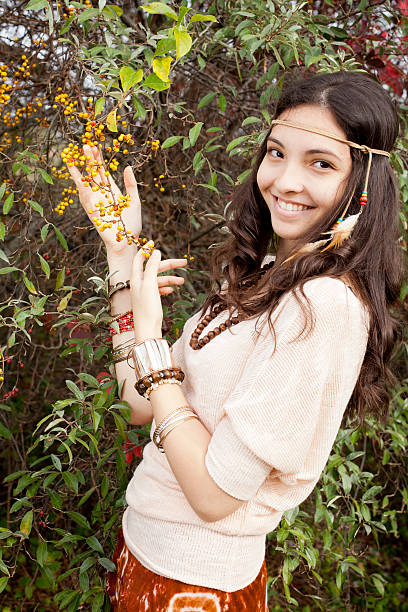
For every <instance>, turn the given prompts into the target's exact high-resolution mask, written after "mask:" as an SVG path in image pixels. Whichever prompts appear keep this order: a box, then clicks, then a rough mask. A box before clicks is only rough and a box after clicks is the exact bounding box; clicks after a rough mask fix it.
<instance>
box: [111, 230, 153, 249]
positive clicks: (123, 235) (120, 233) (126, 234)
mask: <svg viewBox="0 0 408 612" xmlns="http://www.w3.org/2000/svg"><path fill="white" fill-rule="evenodd" d="M122 240H126V242H127V243H128V244H132V242H133V243H135V244H137V245H139V246H140V243H142V244H144V243H145V242H146V238H139V236H136V234H133V232H131V231H130V230H127V229H125V228H124V227H121V226H119V225H118V228H117V231H116V242H122ZM151 242H152V241H151Z"/></svg>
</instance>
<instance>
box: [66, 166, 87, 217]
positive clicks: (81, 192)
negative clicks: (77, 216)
mask: <svg viewBox="0 0 408 612" xmlns="http://www.w3.org/2000/svg"><path fill="white" fill-rule="evenodd" d="M67 168H68V172H69V173H70V175H71V178H72V180H73V181H74V183H75V186H76V188H77V189H78V196H79V199H80V200H81V203H82V204H83V205H84V206H87V205H88V201H89V197H88V195H89V192H88V187H87V186H86V185H85V183H84V182H83V181H82V174H81V172H80V170H78V168H77V167H76V166H72V167H69V166H67ZM87 212H88V211H87Z"/></svg>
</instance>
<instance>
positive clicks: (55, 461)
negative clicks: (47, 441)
mask: <svg viewBox="0 0 408 612" xmlns="http://www.w3.org/2000/svg"><path fill="white" fill-rule="evenodd" d="M51 461H52V463H53V465H54V467H55V468H56V469H57V470H58V471H59V472H62V465H61V460H60V458H59V457H57V455H53V454H51Z"/></svg>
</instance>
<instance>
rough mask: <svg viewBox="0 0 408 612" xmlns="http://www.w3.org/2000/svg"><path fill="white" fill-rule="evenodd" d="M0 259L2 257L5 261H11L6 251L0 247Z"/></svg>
mask: <svg viewBox="0 0 408 612" xmlns="http://www.w3.org/2000/svg"><path fill="white" fill-rule="evenodd" d="M0 259H2V260H3V261H5V262H6V263H10V260H9V258H8V257H7V255H6V254H5V252H4V251H3V249H0Z"/></svg>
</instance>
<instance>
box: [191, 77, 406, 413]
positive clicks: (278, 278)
mask: <svg viewBox="0 0 408 612" xmlns="http://www.w3.org/2000/svg"><path fill="white" fill-rule="evenodd" d="M302 104H309V105H310V104H314V105H317V106H321V107H323V108H325V109H329V110H330V111H331V113H332V114H333V116H334V118H335V120H336V121H337V123H338V125H339V126H340V127H341V128H342V129H343V131H344V133H345V134H346V138H347V139H348V140H350V141H353V142H356V143H358V144H365V145H368V146H369V147H372V148H375V149H381V150H385V151H391V149H392V147H393V145H394V143H395V140H396V138H397V136H398V132H399V120H398V114H397V111H396V108H395V106H394V103H393V101H392V100H391V98H390V96H389V95H388V94H387V92H386V91H385V90H384V89H383V88H382V87H381V86H380V85H379V84H378V83H376V82H375V81H374V80H372V79H371V78H370V77H368V76H364V75H362V74H359V73H351V72H337V73H333V74H322V75H316V76H311V77H307V78H302V79H296V80H292V81H291V82H290V83H289V84H287V85H286V86H285V87H284V88H283V92H282V95H281V97H280V99H279V100H278V102H277V106H276V110H275V113H274V118H278V117H279V116H280V115H281V114H282V113H283V112H284V111H286V110H287V109H291V108H295V107H297V106H300V105H302ZM269 133H270V130H269V132H268V134H267V135H266V137H265V139H264V141H263V143H262V144H261V146H260V149H259V152H258V154H257V156H256V159H255V163H254V165H253V167H252V171H251V174H250V175H249V177H248V179H247V180H246V181H245V182H244V183H243V184H242V185H240V186H239V187H238V188H237V189H236V191H235V194H234V196H233V198H232V201H231V203H230V204H229V206H228V208H227V211H226V224H227V227H228V229H229V232H230V237H229V238H228V239H227V240H226V241H225V242H224V243H223V244H221V245H220V246H218V247H217V248H216V249H215V250H214V253H213V257H212V263H211V278H212V281H213V290H212V291H211V293H210V295H209V296H208V297H207V299H206V300H205V302H204V304H203V307H202V311H201V316H203V315H204V314H205V313H206V312H207V311H208V309H209V311H210V312H212V310H213V308H214V307H215V306H216V305H217V304H219V303H224V304H226V306H227V308H228V310H229V311H230V313H232V312H233V311H234V310H235V309H237V310H238V312H240V313H242V314H243V315H244V316H246V317H247V318H254V317H259V316H260V315H261V314H263V313H267V315H268V316H267V320H268V324H269V326H270V329H271V330H272V332H273V323H272V320H271V319H272V313H273V311H274V309H275V308H276V306H277V304H278V302H279V300H280V299H281V297H282V296H283V295H284V294H285V293H286V292H288V291H290V290H294V292H295V295H296V296H297V299H298V300H299V301H300V302H301V305H302V309H303V312H304V315H305V326H307V325H309V324H310V329H312V327H313V313H312V312H311V309H310V304H308V303H307V300H306V296H305V294H304V292H303V285H304V283H305V282H306V281H307V280H310V279H312V278H316V277H320V276H330V277H333V278H340V277H343V278H344V277H346V278H347V279H348V281H349V282H350V283H351V286H352V288H353V290H354V292H355V293H356V294H357V295H358V296H359V298H360V299H361V300H362V302H363V303H364V304H365V306H366V307H367V309H368V312H369V315H370V331H369V339H368V346H367V351H366V354H365V358H364V362H363V365H362V368H361V372H360V375H359V378H358V381H357V384H356V387H355V389H354V392H353V395H352V398H351V400H350V403H349V406H348V409H347V412H346V414H348V415H350V416H357V417H358V418H359V420H360V422H363V421H364V416H365V414H367V413H371V414H373V415H375V416H376V417H378V418H380V419H384V418H385V417H386V415H387V414H388V408H389V400H390V386H391V385H392V384H393V382H394V380H393V376H392V373H391V369H390V367H389V362H390V359H391V356H392V353H393V349H394V347H395V346H396V344H397V341H398V339H399V336H400V333H401V324H400V323H399V322H398V318H397V316H396V314H395V312H393V311H394V307H395V304H396V302H397V300H398V298H399V293H400V288H401V283H402V275H403V257H402V249H401V248H400V245H399V244H398V242H399V230H398V211H399V206H400V204H399V193H398V186H397V180H396V177H395V175H394V172H393V170H392V166H391V164H390V161H389V159H388V158H386V157H385V156H382V155H373V161H372V168H371V172H370V178H369V184H368V190H369V192H368V198H369V202H368V205H367V207H366V208H365V209H364V210H363V212H362V214H361V215H360V218H359V220H358V223H357V225H356V227H355V229H354V231H353V233H352V235H351V237H350V238H349V239H348V240H347V241H346V242H345V243H344V244H343V245H342V246H341V247H339V248H337V249H333V250H329V251H325V252H323V253H322V252H320V251H321V250H320V249H319V250H316V251H312V252H310V253H306V254H303V255H301V256H299V257H297V258H294V259H292V260H291V261H290V263H286V264H285V263H284V262H283V263H280V264H278V263H277V264H275V265H274V266H273V267H271V268H270V269H268V270H267V271H266V272H265V273H264V274H262V275H260V274H259V272H260V269H261V264H262V262H263V260H264V257H265V255H267V254H268V253H270V252H271V251H273V250H275V249H276V246H277V240H278V238H277V236H276V235H275V234H274V230H273V227H272V224H271V215H270V211H269V209H268V207H267V205H266V203H265V201H264V199H263V197H262V195H261V193H260V190H259V188H258V185H257V172H258V169H259V166H260V164H261V162H262V160H263V158H264V156H265V154H266V142H267V138H268V136H269ZM350 152H351V157H352V169H351V172H350V175H349V177H348V182H347V185H346V188H345V190H344V193H343V195H342V197H341V199H340V200H339V202H338V203H337V205H336V206H335V207H334V208H333V209H332V210H331V211H330V212H329V213H328V214H327V216H326V217H325V218H324V219H323V220H321V222H319V224H317V225H316V226H315V227H314V228H312V229H311V230H310V231H309V232H308V233H307V234H306V235H304V236H302V238H301V239H299V240H298V243H297V244H296V246H295V249H299V248H300V247H301V246H302V245H304V244H306V243H308V242H314V241H317V240H319V239H321V238H322V233H323V232H326V231H328V230H329V229H330V228H331V227H332V226H333V225H334V223H335V221H336V220H337V219H338V217H339V216H340V215H341V212H342V211H343V209H344V207H345V205H346V203H347V201H348V200H349V198H350V197H351V195H352V194H353V192H355V195H354V197H353V200H352V203H351V206H350V208H349V211H348V214H356V213H357V212H359V210H360V203H359V198H360V194H361V191H362V189H363V183H364V177H365V172H366V168H367V165H366V164H367V155H366V154H364V153H363V152H362V151H360V150H359V149H355V148H351V151H350ZM223 278H225V280H226V281H227V283H228V285H227V289H226V291H222V292H221V291H220V290H221V282H220V281H221V280H222V279H223ZM257 278H258V282H257V283H256V284H255V285H253V286H251V287H249V288H248V287H247V288H245V283H242V281H245V280H255V279H257ZM220 293H221V294H220Z"/></svg>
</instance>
